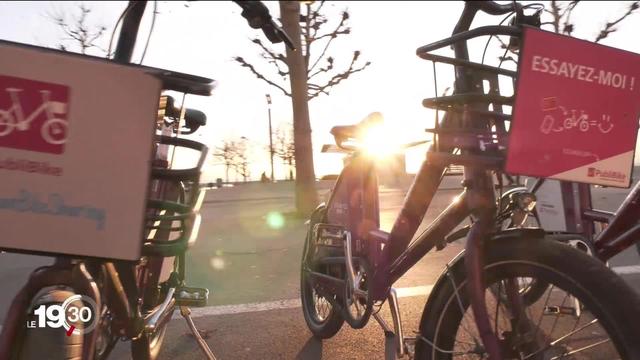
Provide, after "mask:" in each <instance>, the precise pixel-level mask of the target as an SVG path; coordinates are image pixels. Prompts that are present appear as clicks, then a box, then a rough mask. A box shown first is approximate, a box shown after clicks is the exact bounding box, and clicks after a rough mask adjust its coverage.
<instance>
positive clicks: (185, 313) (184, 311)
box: [180, 306, 216, 360]
mask: <svg viewBox="0 0 640 360" xmlns="http://www.w3.org/2000/svg"><path fill="white" fill-rule="evenodd" d="M180 315H182V317H184V319H185V320H186V322H187V325H188V326H189V330H191V333H192V334H193V336H194V337H195V338H196V341H197V342H198V346H199V347H200V349H201V350H202V352H204V354H205V356H206V357H207V359H208V360H216V357H215V356H214V355H213V352H212V351H211V348H209V345H208V344H207V342H206V341H204V339H203V338H202V336H200V332H199V331H198V329H197V328H196V325H195V324H194V323H193V319H191V309H190V308H188V307H186V306H180Z"/></svg>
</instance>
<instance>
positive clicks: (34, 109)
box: [0, 75, 69, 154]
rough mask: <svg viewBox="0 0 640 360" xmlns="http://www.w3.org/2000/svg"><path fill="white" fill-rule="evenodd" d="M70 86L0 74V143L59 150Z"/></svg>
mask: <svg viewBox="0 0 640 360" xmlns="http://www.w3.org/2000/svg"><path fill="white" fill-rule="evenodd" d="M68 110H69V87H68V86H64V85H59V84H52V83H45V82H41V81H34V80H28V79H22V78H17V77H13V76H5V75H0V147H8V148H14V149H22V150H30V151H37V152H43V153H50V154H62V153H63V152H64V144H65V143H66V142H67V136H68V127H69V122H68V119H67V114H68Z"/></svg>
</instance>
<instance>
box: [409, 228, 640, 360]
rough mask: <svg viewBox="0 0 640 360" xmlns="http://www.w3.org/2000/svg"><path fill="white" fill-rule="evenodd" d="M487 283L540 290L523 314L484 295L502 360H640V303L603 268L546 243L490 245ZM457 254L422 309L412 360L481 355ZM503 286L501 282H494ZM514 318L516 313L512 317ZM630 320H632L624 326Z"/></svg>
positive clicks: (513, 241) (516, 241) (512, 241)
mask: <svg viewBox="0 0 640 360" xmlns="http://www.w3.org/2000/svg"><path fill="white" fill-rule="evenodd" d="M489 243H490V244H489V245H488V247H487V249H486V250H487V252H486V254H488V256H487V260H486V266H485V279H486V283H487V284H489V286H490V285H493V284H505V282H506V281H510V280H512V279H516V280H517V279H522V278H524V279H536V280H538V281H543V282H545V283H548V284H549V287H548V289H547V291H546V293H545V294H544V295H543V296H542V297H541V298H540V299H539V300H538V301H537V302H535V303H533V304H528V305H527V304H526V303H524V301H522V302H521V303H524V307H523V311H520V312H517V311H514V310H513V309H514V307H513V306H510V305H509V304H505V303H504V302H502V301H501V300H500V299H501V297H500V296H497V297H496V296H494V294H493V293H492V292H491V291H487V292H485V296H486V301H487V310H488V311H489V315H490V317H491V323H492V327H493V329H494V332H495V331H496V329H497V334H498V337H499V339H500V344H501V350H502V353H503V357H504V358H505V359H560V358H562V359H619V358H622V359H640V343H638V342H637V341H636V339H637V337H638V335H640V326H638V324H636V321H635V319H638V318H640V299H638V296H637V294H636V293H635V292H634V291H633V290H632V289H630V288H629V287H628V286H627V285H626V284H625V283H624V281H623V280H622V279H621V278H619V277H618V276H616V275H615V274H614V273H613V272H612V271H611V270H609V269H608V268H606V267H605V266H604V264H602V263H601V262H599V261H597V260H596V259H594V258H592V257H589V256H587V255H585V254H584V253H582V252H580V251H578V250H575V249H572V248H571V247H569V246H567V245H563V244H560V243H558V242H555V241H550V240H539V241H535V240H532V239H509V240H506V241H500V242H499V243H498V242H497V241H490V242H489ZM466 282H467V279H466V275H465V267H464V257H463V256H459V257H458V258H457V259H456V260H455V261H454V263H453V264H452V265H451V266H450V267H449V269H448V271H447V272H446V273H445V274H444V275H443V277H441V279H440V280H439V281H438V283H437V284H436V286H435V287H434V290H433V291H432V293H431V295H430V296H429V300H428V301H427V304H426V305H425V309H424V312H423V314H422V319H421V322H420V335H419V336H418V340H417V343H416V359H452V358H455V359H482V358H484V357H485V356H486V353H485V352H484V349H483V347H482V342H481V340H480V336H479V335H478V331H477V329H476V326H475V322H474V319H473V312H472V310H471V308H470V306H469V298H468V296H467V294H466V291H465V285H466ZM498 286H504V285H498ZM518 313H519V314H520V316H518ZM630 319H633V320H632V321H629V320H630Z"/></svg>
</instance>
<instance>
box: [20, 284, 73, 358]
mask: <svg viewBox="0 0 640 360" xmlns="http://www.w3.org/2000/svg"><path fill="white" fill-rule="evenodd" d="M72 295H74V293H73V292H72V291H68V290H62V289H55V288H54V289H49V290H47V291H43V292H41V293H40V294H39V295H37V296H36V297H35V299H34V302H33V305H32V308H36V307H38V306H40V305H45V306H47V307H48V306H51V305H61V304H62V303H63V302H64V301H65V300H66V299H68V298H69V297H71V296H72ZM73 304H74V305H76V306H78V307H82V306H83V305H82V303H81V302H80V301H77V302H74V303H73ZM30 313H31V314H30V315H28V316H27V320H28V321H36V320H37V319H36V316H35V315H33V312H32V311H31V312H30ZM77 325H78V326H81V325H80V324H77ZM83 340H84V339H83V336H82V335H78V334H71V336H67V335H66V333H65V331H64V329H61V328H52V327H44V328H30V329H26V330H24V332H23V336H22V337H21V338H19V343H18V344H16V347H15V350H14V351H15V352H14V354H13V356H12V359H15V360H35V359H52V360H55V359H60V360H74V359H78V360H80V359H81V358H82V345H83Z"/></svg>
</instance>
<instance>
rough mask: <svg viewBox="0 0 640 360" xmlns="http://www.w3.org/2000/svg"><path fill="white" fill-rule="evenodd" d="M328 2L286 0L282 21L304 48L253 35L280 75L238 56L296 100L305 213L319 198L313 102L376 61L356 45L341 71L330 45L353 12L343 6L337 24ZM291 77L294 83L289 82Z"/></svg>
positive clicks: (299, 188)
mask: <svg viewBox="0 0 640 360" xmlns="http://www.w3.org/2000/svg"><path fill="white" fill-rule="evenodd" d="M324 5H325V2H324V1H315V2H314V1H308V2H305V5H304V8H305V11H304V14H302V12H301V10H300V7H301V5H300V2H299V1H280V15H281V19H282V25H283V27H284V29H285V31H286V32H287V33H288V34H289V35H290V36H291V37H292V40H293V42H294V44H295V45H296V46H297V48H298V49H299V50H298V51H291V50H290V49H287V51H286V53H281V52H278V51H275V50H273V49H271V48H270V47H268V46H267V45H266V44H265V43H263V41H262V40H260V39H258V38H256V39H253V40H252V41H253V43H254V44H256V46H258V47H259V48H260V49H261V52H262V57H263V58H264V59H265V60H266V61H267V63H269V64H271V69H272V73H273V72H275V74H274V75H266V74H267V73H266V72H264V71H263V70H258V69H256V67H255V66H254V65H252V64H250V63H248V62H247V61H246V60H245V59H244V58H243V57H240V56H238V57H236V58H235V60H236V61H237V62H238V63H239V64H240V65H241V66H242V67H245V68H247V69H248V70H249V71H251V72H252V73H253V74H254V75H255V76H256V77H257V78H258V79H260V80H263V81H264V82H266V83H267V84H269V85H271V86H273V87H275V88H277V89H279V90H280V91H281V92H282V93H283V94H285V95H287V96H290V97H291V99H292V106H293V117H294V124H293V129H294V143H295V164H296V208H297V210H298V212H299V213H300V214H302V215H308V214H309V213H310V212H311V211H312V210H313V209H314V208H315V206H316V204H317V202H318V198H317V194H316V190H315V172H314V168H313V148H312V144H311V125H310V121H309V108H308V101H309V100H311V99H314V98H316V97H318V96H319V95H321V94H329V92H330V91H331V89H332V88H333V87H334V86H336V85H338V84H340V83H341V82H342V81H344V80H346V79H348V78H349V77H350V76H351V75H352V74H354V73H357V72H360V71H363V70H364V69H365V68H366V67H367V66H369V65H370V62H362V61H361V58H360V51H359V50H356V51H354V52H353V54H352V56H351V58H350V60H348V61H347V64H348V65H346V66H345V67H344V69H343V70H338V68H339V67H338V62H337V61H336V58H335V57H334V56H331V55H329V53H330V51H329V50H330V48H331V44H333V43H334V41H335V39H337V38H338V37H340V36H343V35H347V34H349V33H350V32H351V29H350V27H349V26H348V24H347V22H348V20H349V13H348V12H347V11H346V10H345V11H342V13H341V16H340V18H339V19H338V21H337V23H331V22H330V21H329V19H328V18H327V17H326V16H325V15H323V13H322V8H323V6H324ZM340 59H342V58H340ZM274 78H275V79H278V78H279V80H275V79H274ZM287 80H288V82H289V86H287V85H286V82H287ZM288 89H291V90H288Z"/></svg>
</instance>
